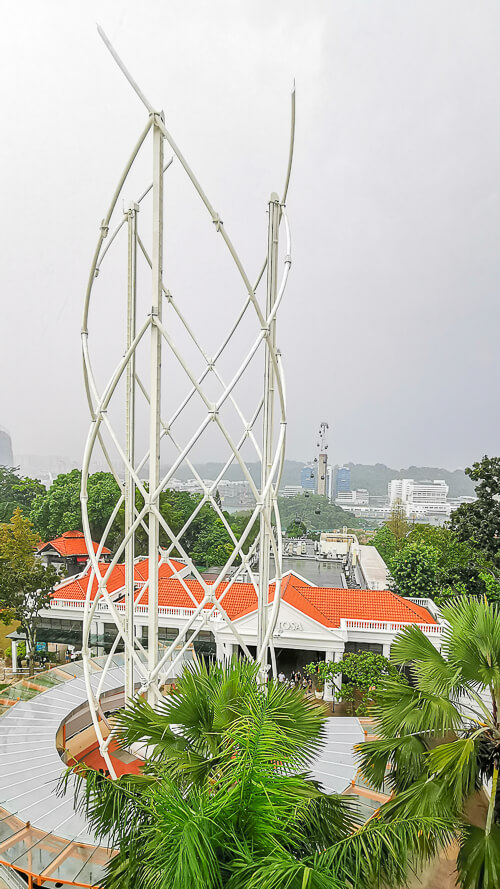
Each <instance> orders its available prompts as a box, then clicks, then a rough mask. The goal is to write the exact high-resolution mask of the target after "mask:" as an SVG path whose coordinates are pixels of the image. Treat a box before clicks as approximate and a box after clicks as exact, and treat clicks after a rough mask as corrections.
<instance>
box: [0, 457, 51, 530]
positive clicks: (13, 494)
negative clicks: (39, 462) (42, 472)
mask: <svg viewBox="0 0 500 889" xmlns="http://www.w3.org/2000/svg"><path fill="white" fill-rule="evenodd" d="M45 493H46V491H45V488H44V486H43V485H42V483H41V482H39V481H38V480H37V479H34V478H28V477H21V476H19V475H18V472H17V469H9V468H8V467H7V466H0V522H9V521H10V519H11V518H12V515H13V513H14V510H15V509H18V508H19V509H22V510H23V512H24V513H25V514H26V515H29V512H30V509H31V506H32V504H33V501H34V499H35V497H43V496H44V495H45Z"/></svg>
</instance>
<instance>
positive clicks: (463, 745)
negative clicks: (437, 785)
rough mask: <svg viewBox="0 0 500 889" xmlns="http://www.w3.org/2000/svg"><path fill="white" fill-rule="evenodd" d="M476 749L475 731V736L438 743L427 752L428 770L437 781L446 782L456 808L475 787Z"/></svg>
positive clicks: (477, 737) (477, 745) (476, 776)
mask: <svg viewBox="0 0 500 889" xmlns="http://www.w3.org/2000/svg"><path fill="white" fill-rule="evenodd" d="M478 750H479V736H478V734H477V733H476V736H475V737H474V736H472V737H468V738H457V739H456V740H455V741H451V742H450V743H448V744H440V745H439V746H438V747H435V748H434V750H430V751H429V753H428V754H427V762H428V766H429V771H430V772H431V773H433V774H434V775H435V776H436V778H437V779H438V781H440V782H445V783H446V784H447V786H448V787H449V788H450V791H451V793H452V794H453V797H454V800H455V804H456V806H457V807H458V808H461V807H462V806H463V804H464V801H465V800H466V799H467V797H468V796H470V794H472V793H474V790H475V789H476V786H477V778H478V771H479V769H478Z"/></svg>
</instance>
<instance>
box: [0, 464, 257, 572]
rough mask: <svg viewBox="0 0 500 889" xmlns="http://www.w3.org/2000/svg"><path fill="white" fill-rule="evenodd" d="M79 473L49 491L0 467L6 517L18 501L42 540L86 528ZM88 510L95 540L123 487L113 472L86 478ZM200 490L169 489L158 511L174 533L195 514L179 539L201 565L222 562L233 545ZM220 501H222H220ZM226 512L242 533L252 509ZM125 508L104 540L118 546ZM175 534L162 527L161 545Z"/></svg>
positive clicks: (1, 509)
mask: <svg viewBox="0 0 500 889" xmlns="http://www.w3.org/2000/svg"><path fill="white" fill-rule="evenodd" d="M80 484H81V473H80V471H79V470H77V469H74V470H73V471H72V472H68V473H65V474H64V475H59V476H58V477H57V478H56V479H55V481H54V482H53V484H52V485H51V487H50V488H49V490H48V491H46V490H45V488H44V487H43V485H41V484H40V483H39V482H36V481H33V480H32V479H27V478H24V479H20V478H19V476H18V475H17V474H16V473H15V472H14V471H13V470H8V469H5V468H4V469H2V470H1V471H0V515H2V514H4V515H5V521H8V520H9V519H10V516H11V515H12V512H13V511H14V509H15V508H16V507H20V508H21V509H22V510H23V512H24V514H25V515H26V517H28V518H29V519H30V520H31V522H32V523H33V526H34V529H35V532H37V533H38V534H39V535H40V537H41V538H42V540H50V539H52V538H54V537H58V536H59V535H60V534H63V533H64V532H65V531H73V530H79V531H81V530H83V524H82V511H81V505H80ZM87 488H88V513H89V521H90V530H91V532H92V536H93V538H94V540H100V538H101V535H102V534H103V532H104V530H105V528H106V526H107V524H108V521H109V519H110V516H111V515H112V512H113V509H114V507H115V505H116V503H117V501H118V499H119V497H120V494H121V490H120V488H119V486H118V484H117V482H116V481H115V479H114V477H113V476H112V475H111V473H109V472H96V473H94V474H93V475H90V476H89V480H88V486H87ZM200 501H201V495H199V494H188V493H187V492H184V491H172V490H166V491H164V493H163V494H161V496H160V513H161V515H162V517H163V518H164V520H165V522H166V524H168V526H169V528H170V529H171V530H172V532H173V533H174V534H175V535H178V534H179V533H180V532H181V531H182V530H183V529H184V527H185V525H186V523H187V522H188V520H189V518H190V516H191V515H192V514H193V513H194V512H195V511H196V510H198V511H197V512H196V515H195V517H194V518H193V520H192V522H191V523H190V525H189V527H188V528H187V530H186V531H184V533H183V535H182V540H181V544H182V546H183V547H184V548H185V549H186V551H187V552H188V553H189V554H190V555H191V557H192V558H193V560H194V561H195V562H196V563H198V564H200V565H224V564H225V562H226V561H227V559H228V556H229V554H230V553H231V552H232V550H233V541H232V539H231V536H230V534H229V532H228V530H227V528H226V527H225V526H224V523H223V521H222V519H221V518H220V516H219V515H218V514H217V513H216V511H215V510H214V509H213V507H211V506H210V505H209V504H207V503H205V504H203V506H201V508H199V504H200ZM219 504H220V501H219ZM143 505H144V502H143V498H142V496H141V494H140V493H139V492H137V493H136V507H137V511H138V512H139V511H140V510H141V509H142V507H143ZM9 513H10V514H9ZM224 517H225V519H226V521H227V523H228V525H229V526H230V528H231V532H232V534H233V535H234V537H235V538H236V539H239V538H240V537H241V536H242V534H243V533H244V531H245V529H246V527H247V523H248V520H249V518H250V513H237V514H231V513H227V512H226V513H224ZM124 519H125V513H124V508H123V506H122V507H121V508H120V510H119V511H118V514H117V516H116V518H115V520H114V522H113V524H112V526H111V529H110V532H109V535H108V538H107V541H106V545H107V546H108V547H109V548H110V549H111V550H114V549H115V548H116V547H117V546H118V545H119V543H120V541H121V539H122V537H123V533H124ZM257 531H258V525H257V524H255V525H254V527H253V528H252V529H251V531H250V533H249V535H248V537H247V539H246V541H245V543H244V546H243V549H244V551H245V552H248V549H249V547H250V546H251V544H252V543H253V541H254V540H255V537H256V534H257ZM170 543H171V539H170V537H169V536H168V534H167V532H166V531H165V529H164V528H163V527H162V528H161V529H160V545H161V546H163V547H167V546H169V545H170ZM145 553H147V534H146V529H145V527H144V526H140V527H139V528H138V530H137V535H136V554H137V555H143V554H145ZM172 553H173V554H174V555H182V552H181V550H180V548H179V547H174V549H173V550H172Z"/></svg>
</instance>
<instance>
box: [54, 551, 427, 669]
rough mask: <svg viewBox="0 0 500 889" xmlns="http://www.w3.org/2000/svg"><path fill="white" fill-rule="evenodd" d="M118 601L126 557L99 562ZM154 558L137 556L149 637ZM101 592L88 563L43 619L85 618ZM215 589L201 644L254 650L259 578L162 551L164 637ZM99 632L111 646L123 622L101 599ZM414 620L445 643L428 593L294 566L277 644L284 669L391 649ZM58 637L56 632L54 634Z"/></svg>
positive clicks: (226, 653) (284, 587)
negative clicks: (213, 569) (327, 579)
mask: <svg viewBox="0 0 500 889" xmlns="http://www.w3.org/2000/svg"><path fill="white" fill-rule="evenodd" d="M99 572H100V575H101V578H102V581H101V582H105V585H106V590H107V594H108V596H110V597H111V599H112V601H113V606H114V607H115V608H116V609H117V610H118V611H120V610H124V608H125V601H124V595H125V591H124V584H125V569H124V565H123V564H118V565H115V566H114V567H113V568H110V565H109V564H106V563H104V562H102V563H99ZM147 576H148V561H147V559H145V558H143V559H136V562H135V569H134V581H135V606H134V610H135V617H134V623H135V625H136V628H137V631H138V638H139V639H140V640H141V641H142V643H143V644H144V645H146V644H147V624H148V610H149V599H148V585H147ZM89 584H90V585H91V586H90V596H91V599H92V600H94V599H95V596H96V594H97V590H98V586H99V585H98V580H97V578H96V577H95V576H94V575H93V574H92V572H91V571H90V569H89V568H87V569H86V570H85V571H84V572H83V573H82V574H80V575H78V576H77V577H73V578H68V579H66V580H65V581H63V582H62V583H61V584H59V586H58V587H57V588H56V589H55V590H54V593H53V595H52V605H51V608H50V609H47V610H46V611H45V612H44V615H43V617H44V619H56V620H57V621H59V622H60V621H61V620H64V619H71V620H73V621H74V620H80V621H82V619H83V608H84V604H85V597H86V594H87V589H88V587H89ZM207 593H208V601H206V602H205V605H204V607H203V609H202V610H201V612H200V613H199V615H198V616H197V617H196V619H195V622H194V624H193V628H197V629H198V630H199V633H198V636H197V639H196V641H195V650H196V649H197V646H198V651H199V652H200V651H201V652H203V653H211V654H213V655H214V656H217V657H218V658H219V659H223V658H227V657H231V655H232V654H234V653H236V652H237V651H238V650H239V648H241V647H242V646H243V650H244V649H245V648H246V650H247V651H250V653H253V652H254V651H255V646H256V640H257V595H256V592H255V588H254V585H253V583H250V582H246V583H243V582H240V581H239V580H237V581H232V580H224V581H221V582H220V583H219V584H218V585H215V584H214V583H213V581H209V582H206V581H201V582H200V580H199V579H193V578H192V576H191V575H189V569H188V568H187V566H186V565H185V564H184V563H183V562H181V561H180V560H176V559H170V560H167V561H164V560H163V559H160V567H159V584H158V623H159V628H160V639H163V641H164V642H167V641H173V640H174V639H175V638H176V635H177V633H178V632H179V630H180V629H181V628H182V627H183V625H184V624H185V622H186V620H187V619H190V618H192V617H193V613H194V611H195V610H196V609H197V608H198V607H199V605H200V603H201V602H202V601H203V600H204V598H205V596H206V594H207ZM275 594H276V590H275V584H274V583H271V584H270V586H269V604H268V606H267V610H268V615H269V620H271V617H272V614H273V607H274V602H275ZM95 614H96V620H95V634H94V639H95V641H96V647H97V649H98V653H100V654H102V653H104V651H105V650H108V649H109V647H110V645H111V644H112V642H113V639H114V638H115V634H116V629H115V626H114V624H113V623H112V621H111V618H109V619H108V620H106V618H107V616H108V615H109V608H108V604H107V600H106V599H105V598H104V597H102V598H100V601H99V603H98V604H97V607H96V611H95ZM226 615H227V616H228V617H229V618H230V619H231V621H234V622H235V627H236V629H237V631H238V634H239V636H240V639H241V642H242V646H238V645H237V644H235V641H234V636H233V633H232V631H231V630H230V629H229V627H228V625H227V623H226V619H225V616H226ZM409 624H417V625H418V626H419V627H420V628H421V629H422V631H423V632H424V633H425V634H426V635H427V636H428V638H429V639H430V640H431V641H432V642H433V644H434V645H435V646H436V647H437V648H439V647H440V641H441V633H442V626H441V622H440V617H439V611H438V610H437V609H436V606H435V605H434V603H433V602H431V601H429V600H415V599H404V598H402V597H401V596H398V595H396V594H395V593H393V592H391V591H390V590H366V589H344V588H333V587H319V586H316V585H314V584H313V583H311V582H310V581H308V580H306V579H305V578H303V577H301V576H300V575H299V574H296V573H294V572H287V573H286V574H285V575H284V577H283V579H282V582H281V603H280V609H279V615H278V620H277V623H276V626H275V629H274V633H273V644H274V650H275V653H276V656H277V659H278V662H279V666H280V668H281V669H282V670H283V671H284V672H285V673H287V672H291V670H293V669H303V667H304V665H305V664H307V663H310V662H311V661H313V660H318V659H324V658H327V659H328V660H334V659H340V658H341V657H342V655H343V653H344V652H346V651H347V652H349V651H359V650H371V651H374V652H377V653H380V654H384V655H386V656H388V655H389V653H390V647H391V644H392V641H393V640H394V638H395V636H396V635H397V634H398V633H399V632H400V631H401V630H402V629H403V628H404V627H405V626H408V625H409ZM54 641H56V640H54Z"/></svg>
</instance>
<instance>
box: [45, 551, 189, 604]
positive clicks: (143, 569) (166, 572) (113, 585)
mask: <svg viewBox="0 0 500 889" xmlns="http://www.w3.org/2000/svg"><path fill="white" fill-rule="evenodd" d="M185 567H186V566H185V564H184V562H179V561H177V559H171V560H170V562H169V563H168V564H167V563H165V562H162V564H161V565H160V566H159V570H158V575H159V578H160V582H162V579H163V578H167V577H171V576H172V575H173V574H174V573H175V572H176V571H181V570H182V568H185ZM108 568H109V564H107V563H106V562H99V571H100V574H101V577H104V574H105V573H106V571H107V570H108ZM90 571H91V566H90V564H89V565H87V567H86V569H85V571H84V572H83V573H82V575H77V576H76V577H68V578H67V579H66V580H63V581H62V582H61V583H60V584H58V586H57V587H55V589H54V592H53V593H52V597H53V598H54V599H70V600H81V601H83V600H84V599H85V597H86V595H87V586H88V582H89V577H90ZM134 578H135V581H136V582H137V583H141V582H144V581H145V580H147V578H148V559H146V558H145V559H141V560H138V561H137V562H136V563H135V565H134ZM97 581H98V579H97V577H94V579H93V581H92V593H91V598H92V599H93V598H94V596H95V594H96V592H97V585H98V583H97ZM176 582H177V583H178V581H176ZM124 584H125V565H124V564H123V563H122V562H120V563H119V564H118V565H115V567H114V568H113V570H112V571H111V574H110V576H109V579H108V583H107V590H108V593H115V592H116V591H117V590H120V589H122V587H123V586H124Z"/></svg>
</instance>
